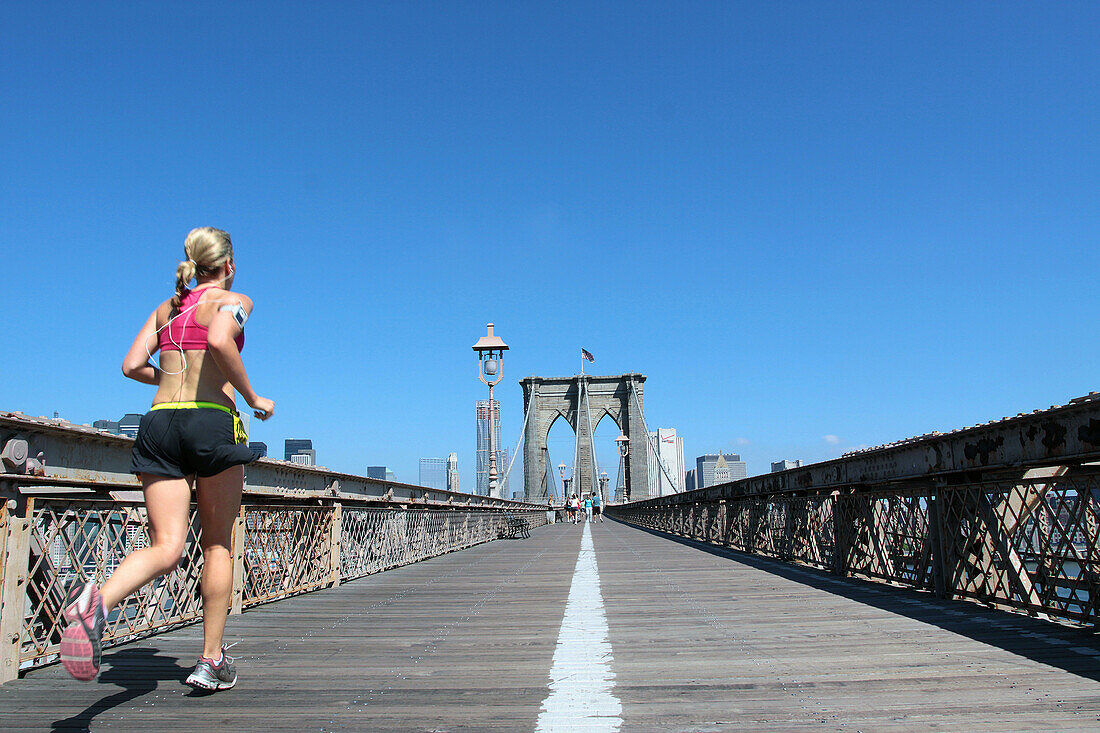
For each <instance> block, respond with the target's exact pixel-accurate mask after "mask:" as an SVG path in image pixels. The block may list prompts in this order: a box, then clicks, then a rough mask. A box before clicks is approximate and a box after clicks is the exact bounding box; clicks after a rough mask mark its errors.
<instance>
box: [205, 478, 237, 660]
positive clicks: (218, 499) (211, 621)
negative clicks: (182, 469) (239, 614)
mask: <svg viewBox="0 0 1100 733" xmlns="http://www.w3.org/2000/svg"><path fill="white" fill-rule="evenodd" d="M198 485H199V488H198V496H199V520H200V521H201V522H202V558H203V565H202V630H203V648H202V655H203V656H204V657H206V658H207V659H220V658H221V649H222V634H223V633H224V632H225V617H226V616H227V615H228V614H229V599H230V595H232V593H233V554H232V550H231V548H232V546H233V522H234V520H236V519H237V513H238V512H239V511H240V509H241V492H242V491H243V489H244V466H234V467H233V468H228V469H226V470H224V471H222V472H221V473H219V474H215V475H214V476H210V477H209V478H201V477H200V478H199V480H198Z"/></svg>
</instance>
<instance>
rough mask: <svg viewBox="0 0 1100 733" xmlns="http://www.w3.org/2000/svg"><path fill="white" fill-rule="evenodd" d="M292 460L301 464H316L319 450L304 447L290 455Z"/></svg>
mask: <svg viewBox="0 0 1100 733" xmlns="http://www.w3.org/2000/svg"><path fill="white" fill-rule="evenodd" d="M290 462H291V463H297V464H298V465H299V466H316V465H317V451H315V450H313V449H312V448H310V449H309V450H305V449H302V450H300V451H298V452H297V453H294V454H292V455H291V456H290Z"/></svg>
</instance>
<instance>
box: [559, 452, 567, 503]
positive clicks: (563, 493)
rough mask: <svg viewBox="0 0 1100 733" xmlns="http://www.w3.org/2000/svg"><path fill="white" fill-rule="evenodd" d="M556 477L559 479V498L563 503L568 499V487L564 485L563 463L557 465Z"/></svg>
mask: <svg viewBox="0 0 1100 733" xmlns="http://www.w3.org/2000/svg"><path fill="white" fill-rule="evenodd" d="M558 476H560V477H561V498H562V500H563V501H564V500H565V499H568V498H569V491H568V488H569V487H568V486H566V485H565V461H562V462H561V463H559V464H558Z"/></svg>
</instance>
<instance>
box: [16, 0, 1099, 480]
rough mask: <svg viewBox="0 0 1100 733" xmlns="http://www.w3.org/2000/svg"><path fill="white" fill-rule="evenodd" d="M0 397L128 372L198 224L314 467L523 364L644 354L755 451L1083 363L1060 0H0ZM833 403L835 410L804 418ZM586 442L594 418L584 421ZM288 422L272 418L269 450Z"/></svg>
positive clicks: (1079, 245) (443, 449)
mask: <svg viewBox="0 0 1100 733" xmlns="http://www.w3.org/2000/svg"><path fill="white" fill-rule="evenodd" d="M0 21H2V22H0V27H2V28H3V30H2V31H0V34H2V37H3V44H0V46H2V51H0V53H2V54H3V63H2V64H0V95H2V102H3V103H2V104H0V170H2V171H3V176H4V178H3V186H2V187H0V217H2V219H3V221H4V223H5V226H4V227H3V234H2V235H0V236H2V240H0V246H2V247H3V252H4V257H3V263H4V264H3V268H2V273H3V274H2V277H3V283H4V287H3V288H2V289H0V310H2V312H3V314H4V316H5V325H6V329H5V332H6V333H5V336H6V338H5V343H6V349H5V353H6V358H5V359H4V360H3V366H2V367H0V370H2V377H3V378H2V379H0V409H3V410H21V411H23V412H28V413H32V414H46V415H52V413H53V411H54V410H57V411H59V412H60V413H61V415H62V416H63V417H66V418H68V419H71V420H74V421H76V422H91V421H92V420H95V419H97V418H101V417H110V418H115V419H117V418H118V417H119V416H120V415H122V414H123V413H125V412H131V411H133V412H140V411H143V410H144V409H146V408H147V406H148V404H149V401H150V399H151V396H152V393H151V391H150V389H149V388H148V387H146V386H143V385H140V384H138V383H136V382H129V381H127V380H125V379H124V378H123V377H122V376H121V372H120V364H121V360H122V356H123V354H124V353H125V351H126V349H127V347H128V346H129V344H130V341H131V340H132V338H133V336H134V334H135V333H136V331H137V329H138V328H139V327H140V325H141V323H142V321H143V320H144V318H145V317H146V316H147V315H148V313H149V311H151V310H152V308H153V307H154V306H155V305H156V304H157V303H158V302H160V300H162V299H164V298H166V297H168V296H169V295H170V294H171V290H172V279H173V272H174V268H175V265H176V263H177V261H178V260H179V259H180V258H181V257H182V243H183V238H184V236H185V235H186V233H187V231H188V230H189V229H191V228H192V227H194V226H199V225H207V224H209V225H213V226H218V227H221V228H224V229H227V230H229V231H230V232H231V233H232V234H233V239H234V243H235V246H236V250H237V261H238V266H239V276H238V278H237V283H236V287H237V288H238V289H239V290H242V291H243V292H246V293H248V294H249V295H251V296H252V297H253V298H254V299H255V301H256V304H257V306H256V311H255V313H254V315H253V318H252V319H251V320H250V321H249V324H248V329H247V330H248V345H247V347H246V349H245V353H244V356H245V361H246V364H247V366H248V368H249V372H250V374H251V377H252V380H253V382H254V384H255V385H256V387H257V389H258V390H259V391H260V393H261V394H264V395H265V396H268V397H271V398H272V399H274V400H275V402H276V409H277V412H276V416H275V418H274V419H273V420H271V421H270V422H269V423H266V424H263V425H256V426H254V429H253V438H254V439H259V440H265V441H267V442H268V443H269V445H271V446H273V448H278V449H281V445H282V440H283V439H284V438H290V437H311V438H312V439H313V440H314V445H315V448H316V449H317V453H318V457H319V460H320V462H321V463H322V464H324V465H326V466H329V467H330V468H334V469H337V470H344V471H349V472H354V473H362V472H363V470H364V468H365V467H366V466H367V465H375V464H386V465H388V466H390V467H391V468H392V469H393V470H394V471H395V472H396V474H397V476H398V478H399V479H402V480H406V481H412V482H415V481H416V479H417V458H418V457H420V456H446V454H447V453H448V452H450V451H456V452H457V453H458V454H459V465H460V468H461V471H462V486H463V487H464V488H467V489H468V488H470V487H471V486H472V485H473V463H474V443H475V433H474V401H475V400H477V399H478V398H481V397H483V396H484V388H483V387H482V385H481V383H480V382H478V380H477V377H476V361H475V359H474V356H473V352H472V351H471V350H470V346H471V345H472V344H473V343H474V342H475V341H476V340H477V339H478V338H479V337H480V336H481V335H482V334H483V333H484V328H485V323H486V322H488V321H494V322H495V323H496V324H497V332H498V334H499V335H500V336H502V337H503V338H504V339H505V341H507V342H508V343H509V345H510V346H511V347H512V348H511V351H510V352H509V354H508V358H507V360H506V362H505V366H504V369H505V381H504V382H503V383H502V385H501V388H500V391H499V397H500V399H501V401H502V403H503V411H504V417H503V423H504V426H503V428H504V436H505V438H504V442H505V443H506V444H508V445H514V441H515V436H516V434H517V433H518V432H519V428H520V423H521V421H522V417H523V415H522V397H521V392H520V389H519V386H518V384H517V381H516V380H518V379H520V378H521V377H524V376H527V375H530V374H542V375H565V374H572V373H575V372H576V371H577V369H578V365H579V360H578V353H579V350H580V348H581V347H584V348H587V349H588V350H589V351H591V352H593V353H594V354H595V356H596V363H595V364H594V365H592V366H591V367H590V369H592V370H594V371H595V372H596V373H601V374H614V373H621V372H625V371H638V372H642V373H644V374H646V375H647V376H648V381H647V382H646V387H645V397H646V414H647V419H648V421H649V423H650V426H651V427H653V428H655V427H657V426H661V427H675V428H677V429H678V430H679V431H680V434H681V435H682V436H683V437H684V442H685V453H686V455H687V456H688V460H689V462H690V460H691V457H693V456H695V455H697V454H700V453H703V452H710V451H715V450H725V451H730V450H732V451H735V452H739V453H741V454H742V455H743V456H744V457H745V458H746V459H747V460H748V462H749V471H750V473H760V472H764V471H767V469H768V462H769V461H771V460H776V459H779V458H802V459H806V460H821V459H825V458H829V457H833V456H836V455H839V454H840V453H841V452H843V451H845V450H850V449H851V448H853V447H855V446H859V445H868V444H878V443H882V442H885V441H890V440H895V439H898V438H902V437H906V436H909V435H913V434H919V433H923V432H926V431H929V430H946V429H951V428H955V427H960V426H965V425H971V424H974V423H976V422H979V421H984V420H988V419H991V418H999V417H1001V416H1004V415H1010V414H1015V413H1016V412H1020V411H1029V410H1031V409H1034V408H1039V407H1047V406H1049V405H1051V404H1055V403H1059V404H1060V403H1064V402H1065V401H1067V400H1068V399H1070V398H1072V397H1075V396H1079V395H1082V394H1085V393H1087V392H1089V391H1090V390H1093V389H1097V388H1098V385H1100V380H1098V379H1097V367H1096V365H1097V364H1098V363H1100V348H1098V346H1097V339H1096V337H1095V322H1096V315H1097V308H1096V306H1097V298H1096V296H1095V294H1094V292H1095V284H1094V280H1095V274H1096V272H1097V271H1098V268H1097V265H1098V264H1100V262H1098V260H1100V256H1098V255H1097V239H1098V237H1097V232H1098V231H1100V228H1098V224H1100V205H1098V204H1100V201H1098V198H1100V180H1098V179H1100V136H1098V135H1097V134H1096V131H1097V130H1098V129H1100V119H1098V116H1100V95H1098V94H1097V86H1096V79H1098V78H1100V51H1098V47H1100V45H1098V44H1097V43H1096V37H1095V30H1096V28H1098V27H1100V7H1098V6H1097V5H1096V4H1093V3H1073V2H1058V3H998V4H988V3H954V2H952V3H947V2H944V3H919V4H906V5H902V4H897V3H869V2H868V3H818V2H784V3H770V2H759V3H735V2H728V3H709V2H708V3H682V2H681V3H663V4H661V3H593V2H584V3H556V4H548V3H546V4H538V3H500V4H492V3H404V2H400V3H372V4H367V3H348V4H339V3H322V4H308V5H307V4H296V3H237V4H231V5H228V6H227V5H225V4H222V3H218V4H207V3H191V4H188V5H187V6H185V7H169V6H165V5H163V4H160V3H148V4H146V3H120V4H113V5H111V6H103V5H99V4H59V3H34V4H25V5H23V6H17V5H16V4H14V3H8V4H5V5H4V6H3V8H2V9H0ZM827 436H831V437H827ZM598 450H600V451H602V450H603V448H602V447H601V446H598ZM279 452H281V451H279ZM554 462H555V463H556V462H557V461H556V460H555V461H554Z"/></svg>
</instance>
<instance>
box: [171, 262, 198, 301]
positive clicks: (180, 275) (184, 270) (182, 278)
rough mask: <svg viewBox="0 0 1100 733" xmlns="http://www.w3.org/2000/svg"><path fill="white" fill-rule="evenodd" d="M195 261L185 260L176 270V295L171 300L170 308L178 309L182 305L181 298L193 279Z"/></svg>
mask: <svg viewBox="0 0 1100 733" xmlns="http://www.w3.org/2000/svg"><path fill="white" fill-rule="evenodd" d="M195 268H196V265H195V261H194V260H190V259H189V260H185V261H183V262H181V263H180V264H179V266H178V267H177V268H176V295H175V297H174V298H172V307H174V308H179V307H180V306H181V305H183V296H184V295H186V294H187V290H188V287H187V286H188V285H190V284H191V281H192V280H194V279H195Z"/></svg>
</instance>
